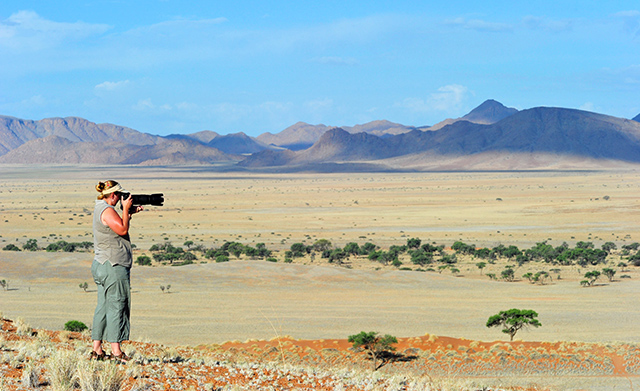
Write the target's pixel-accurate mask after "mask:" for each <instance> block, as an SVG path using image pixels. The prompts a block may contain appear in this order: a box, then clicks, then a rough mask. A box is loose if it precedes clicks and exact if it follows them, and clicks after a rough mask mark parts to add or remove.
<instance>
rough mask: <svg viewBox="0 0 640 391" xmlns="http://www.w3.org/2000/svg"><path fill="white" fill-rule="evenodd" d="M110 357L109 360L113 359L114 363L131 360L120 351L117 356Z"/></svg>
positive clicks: (124, 362) (123, 362)
mask: <svg viewBox="0 0 640 391" xmlns="http://www.w3.org/2000/svg"><path fill="white" fill-rule="evenodd" d="M110 359H111V361H114V362H115V363H116V364H126V363H127V362H129V360H131V357H129V356H127V355H126V354H124V352H121V353H120V354H119V355H117V356H115V355H111V358H110Z"/></svg>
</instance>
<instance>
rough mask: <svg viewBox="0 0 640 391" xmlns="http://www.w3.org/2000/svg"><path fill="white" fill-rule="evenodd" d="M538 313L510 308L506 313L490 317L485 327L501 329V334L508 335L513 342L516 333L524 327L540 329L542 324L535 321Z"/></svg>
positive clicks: (501, 312) (502, 312)
mask: <svg viewBox="0 0 640 391" xmlns="http://www.w3.org/2000/svg"><path fill="white" fill-rule="evenodd" d="M537 317H538V313H537V312H535V311H533V310H519V309H517V308H512V309H510V310H507V311H500V312H499V313H498V314H497V315H493V316H491V317H490V318H489V319H488V320H487V327H500V326H501V327H502V332H503V333H505V334H509V338H510V340H511V341H513V337H514V336H515V335H516V333H517V332H518V331H519V330H521V329H522V328H524V327H529V326H531V327H540V326H542V324H541V323H540V321H538V319H537Z"/></svg>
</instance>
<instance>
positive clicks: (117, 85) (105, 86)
mask: <svg viewBox="0 0 640 391" xmlns="http://www.w3.org/2000/svg"><path fill="white" fill-rule="evenodd" d="M128 85H129V80H121V81H105V82H102V83H100V84H98V85H97V86H95V87H94V88H95V89H96V90H98V91H116V90H119V89H121V88H124V87H126V86H128Z"/></svg>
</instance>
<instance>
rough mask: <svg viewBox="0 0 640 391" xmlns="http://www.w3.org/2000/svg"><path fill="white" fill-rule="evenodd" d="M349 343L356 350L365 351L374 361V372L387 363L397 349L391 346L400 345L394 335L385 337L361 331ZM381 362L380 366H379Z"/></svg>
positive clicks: (373, 332) (350, 338)
mask: <svg viewBox="0 0 640 391" xmlns="http://www.w3.org/2000/svg"><path fill="white" fill-rule="evenodd" d="M349 342H351V343H352V344H353V347H354V349H358V350H364V351H365V352H366V353H367V354H368V355H369V357H370V358H371V360H372V361H373V370H374V371H376V370H378V369H380V368H382V366H383V365H384V364H386V363H387V361H388V360H389V358H390V356H392V355H391V354H390V353H391V352H393V351H395V350H396V348H395V347H393V346H391V345H392V344H395V343H398V339H397V338H396V337H394V336H392V335H389V334H386V335H385V336H384V337H382V336H380V335H378V333H377V332H375V331H370V332H368V333H367V332H366V331H361V332H360V334H355V335H350V336H349ZM378 360H380V365H378Z"/></svg>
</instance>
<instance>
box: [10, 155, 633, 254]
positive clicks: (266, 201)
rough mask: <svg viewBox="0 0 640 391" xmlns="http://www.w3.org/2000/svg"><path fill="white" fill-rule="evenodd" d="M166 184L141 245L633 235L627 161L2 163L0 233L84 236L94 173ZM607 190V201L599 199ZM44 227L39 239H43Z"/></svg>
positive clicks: (137, 233) (139, 228)
mask: <svg viewBox="0 0 640 391" xmlns="http://www.w3.org/2000/svg"><path fill="white" fill-rule="evenodd" d="M111 178H113V179H116V180H119V181H120V182H121V183H122V184H123V185H124V187H125V188H127V189H128V190H130V191H132V192H134V193H139V194H148V193H157V192H162V193H164V194H165V199H166V202H165V206H164V207H149V208H148V210H146V211H145V212H143V214H142V215H140V216H136V217H135V219H134V221H133V227H132V230H131V233H132V240H133V242H134V243H135V244H137V245H138V246H139V248H141V249H148V248H149V247H150V246H151V245H152V244H153V243H154V242H155V243H157V242H158V241H162V240H165V238H166V239H167V240H169V241H171V242H172V243H174V244H182V243H184V241H186V240H193V241H194V242H196V243H200V244H203V245H206V246H216V245H221V244H222V243H223V242H224V241H227V240H237V241H241V242H244V243H247V244H249V243H254V242H255V243H260V242H263V243H266V244H267V246H268V247H269V248H275V249H278V248H289V246H290V245H291V244H292V243H295V242H306V243H307V244H311V243H313V242H314V241H315V240H317V239H320V238H327V239H329V240H331V241H332V242H333V243H334V244H335V245H338V246H342V245H344V244H345V243H347V242H349V241H354V240H356V241H359V242H364V241H372V242H374V243H376V244H379V245H382V246H389V245H391V244H398V241H400V242H401V243H402V242H406V238H407V237H419V238H421V239H422V240H423V241H436V242H438V243H448V244H451V243H453V242H454V241H456V240H462V241H464V242H466V243H474V244H476V245H478V246H483V247H484V246H488V247H493V246H495V245H497V244H499V243H504V244H516V245H519V246H521V247H528V246H531V245H533V244H535V243H536V242H539V241H542V240H549V243H550V244H553V245H559V244H561V243H562V242H563V241H566V242H568V243H569V244H570V245H573V244H575V242H577V241H579V240H583V241H592V242H594V243H595V244H596V245H600V244H601V243H603V242H606V241H614V242H616V243H624V242H625V241H627V242H628V241H640V226H639V225H638V224H637V216H638V213H639V211H640V202H639V200H638V197H637V194H638V193H639V190H640V181H639V180H638V172H636V171H619V172H618V171H604V172H512V173H401V174H371V173H359V174H315V173H309V174H260V173H224V172H216V171H214V170H212V169H208V168H206V167H195V168H179V167H178V168H164V169H161V168H145V167H69V166H60V167H21V166H2V167H0V181H2V188H0V216H1V217H0V235H1V236H2V237H1V238H0V244H2V243H3V242H7V243H9V242H14V241H16V239H17V240H18V241H19V242H20V241H22V242H24V241H26V238H37V239H38V240H39V243H40V244H45V243H46V242H45V241H46V240H49V241H51V240H53V241H55V240H56V237H61V238H63V239H66V240H69V239H71V240H73V241H81V240H91V217H90V216H89V215H88V213H90V212H91V211H92V210H93V200H94V199H95V197H96V195H97V193H96V192H95V190H94V186H95V184H96V183H97V182H98V181H99V180H106V179H111ZM605 198H608V200H605ZM43 237H44V238H43Z"/></svg>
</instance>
